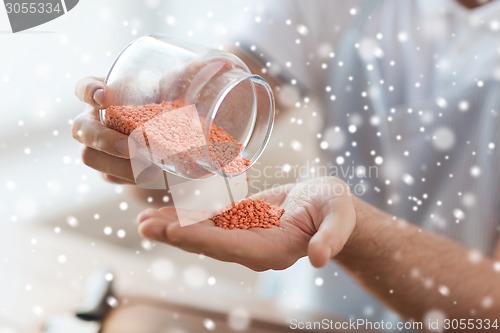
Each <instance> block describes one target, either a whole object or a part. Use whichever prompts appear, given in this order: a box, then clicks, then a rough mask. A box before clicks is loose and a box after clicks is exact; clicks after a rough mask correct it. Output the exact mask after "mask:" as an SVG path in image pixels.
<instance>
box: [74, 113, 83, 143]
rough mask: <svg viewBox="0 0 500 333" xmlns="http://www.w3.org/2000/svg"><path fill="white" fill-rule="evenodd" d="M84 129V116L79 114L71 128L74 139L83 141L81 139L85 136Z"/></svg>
mask: <svg viewBox="0 0 500 333" xmlns="http://www.w3.org/2000/svg"><path fill="white" fill-rule="evenodd" d="M82 128H83V115H82V114H79V115H78V116H76V117H75V119H74V120H73V125H72V126H71V135H73V138H74V139H76V140H78V141H81V137H82V135H83V133H82Z"/></svg>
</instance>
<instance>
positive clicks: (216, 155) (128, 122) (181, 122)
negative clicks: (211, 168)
mask: <svg viewBox="0 0 500 333" xmlns="http://www.w3.org/2000/svg"><path fill="white" fill-rule="evenodd" d="M185 106H186V104H185V103H184V101H182V100H175V101H172V102H162V103H161V104H147V105H139V106H134V105H126V106H110V107H108V108H107V109H106V113H105V122H106V125H107V126H108V127H109V128H111V129H114V130H116V131H118V132H121V133H123V134H125V135H131V134H132V132H134V130H135V129H137V128H142V132H139V133H142V134H143V135H141V138H136V139H140V140H145V144H146V146H147V147H148V148H153V149H151V150H153V156H152V157H153V162H160V161H161V162H162V163H164V164H171V165H173V166H174V167H175V168H176V169H179V170H182V172H183V173H187V174H189V175H191V176H193V177H199V176H202V175H203V174H205V173H206V171H205V170H204V169H203V168H202V167H201V166H200V165H199V164H198V163H197V162H196V161H197V160H207V159H208V157H207V156H205V155H206V152H207V151H206V149H205V138H204V137H203V136H201V134H200V133H198V135H197V133H193V129H194V127H193V122H192V119H191V118H190V115H189V113H169V114H167V115H166V116H162V115H165V112H169V111H173V110H176V109H179V108H182V107H185ZM153 118H155V121H150V120H152V119H153ZM200 121H201V122H202V123H203V122H204V119H200ZM195 131H196V130H195ZM146 134H147V135H146ZM207 144H208V153H209V154H210V157H209V158H210V159H211V160H212V162H213V163H214V165H215V166H216V167H217V168H219V169H220V170H222V171H224V172H225V173H227V174H239V173H242V172H243V171H245V170H246V169H247V167H248V166H249V165H250V161H249V160H248V159H247V158H244V157H242V156H241V155H240V152H241V144H240V143H238V142H237V141H236V140H234V139H233V137H232V136H231V135H230V134H229V133H227V132H226V131H225V130H224V129H222V128H221V127H218V126H216V125H215V124H212V127H211V128H210V131H209V135H208V143H207Z"/></svg>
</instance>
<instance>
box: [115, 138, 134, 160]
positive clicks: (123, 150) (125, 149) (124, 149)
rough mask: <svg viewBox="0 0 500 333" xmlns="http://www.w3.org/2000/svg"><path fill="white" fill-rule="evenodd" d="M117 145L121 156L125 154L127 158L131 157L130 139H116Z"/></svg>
mask: <svg viewBox="0 0 500 333" xmlns="http://www.w3.org/2000/svg"><path fill="white" fill-rule="evenodd" d="M115 147H116V150H117V151H118V153H119V154H120V155H121V156H123V157H125V158H129V157H130V153H129V146H128V139H120V140H118V141H116V142H115Z"/></svg>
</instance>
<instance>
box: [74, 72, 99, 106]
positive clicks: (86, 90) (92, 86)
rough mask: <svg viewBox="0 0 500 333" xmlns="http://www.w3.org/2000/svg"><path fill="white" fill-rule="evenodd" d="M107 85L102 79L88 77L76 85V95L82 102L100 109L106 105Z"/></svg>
mask: <svg viewBox="0 0 500 333" xmlns="http://www.w3.org/2000/svg"><path fill="white" fill-rule="evenodd" d="M104 89H105V84H104V80H103V79H102V78H98V77H93V76H91V77H86V78H83V79H81V80H80V81H78V83H77V84H76V89H75V94H76V96H77V97H78V98H79V99H80V100H81V101H82V102H85V103H87V104H89V105H91V106H92V107H94V108H96V109H98V108H101V107H104V105H105V93H104Z"/></svg>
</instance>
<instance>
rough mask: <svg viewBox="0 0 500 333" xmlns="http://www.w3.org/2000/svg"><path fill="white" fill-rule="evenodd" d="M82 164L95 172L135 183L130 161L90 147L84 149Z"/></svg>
mask: <svg viewBox="0 0 500 333" xmlns="http://www.w3.org/2000/svg"><path fill="white" fill-rule="evenodd" d="M82 162H83V163H84V164H85V165H87V166H89V167H91V168H92V169H95V170H97V171H100V172H103V173H105V174H108V175H110V176H113V177H116V178H120V179H123V180H126V181H129V182H134V183H135V179H134V175H133V172H132V167H131V165H130V160H127V159H123V158H119V157H116V156H112V155H109V154H107V153H104V152H102V151H98V150H95V149H93V148H90V147H84V149H83V151H82Z"/></svg>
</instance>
